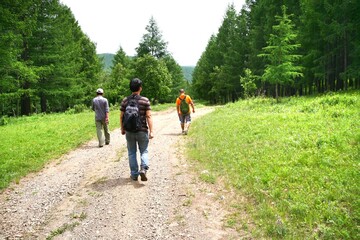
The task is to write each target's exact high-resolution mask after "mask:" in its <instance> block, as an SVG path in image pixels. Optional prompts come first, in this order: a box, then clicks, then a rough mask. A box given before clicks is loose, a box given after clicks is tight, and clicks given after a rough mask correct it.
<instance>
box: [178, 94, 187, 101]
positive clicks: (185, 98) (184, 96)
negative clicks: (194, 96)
mask: <svg viewBox="0 0 360 240" xmlns="http://www.w3.org/2000/svg"><path fill="white" fill-rule="evenodd" d="M186 97H187V96H186V95H184V98H183V99H181V98H180V97H179V99H180V101H182V100H186Z"/></svg>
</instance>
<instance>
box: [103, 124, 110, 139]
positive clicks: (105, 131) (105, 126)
mask: <svg viewBox="0 0 360 240" xmlns="http://www.w3.org/2000/svg"><path fill="white" fill-rule="evenodd" d="M103 124H104V135H105V144H109V143H110V131H109V124H106V123H105V121H104V122H103Z"/></svg>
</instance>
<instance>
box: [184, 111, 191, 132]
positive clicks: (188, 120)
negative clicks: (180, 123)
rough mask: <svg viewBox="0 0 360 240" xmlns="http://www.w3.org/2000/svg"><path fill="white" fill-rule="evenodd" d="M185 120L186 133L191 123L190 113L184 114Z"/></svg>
mask: <svg viewBox="0 0 360 240" xmlns="http://www.w3.org/2000/svg"><path fill="white" fill-rule="evenodd" d="M185 121H186V128H185V132H186V133H187V132H188V131H189V128H190V124H191V115H190V114H188V115H186V117H185Z"/></svg>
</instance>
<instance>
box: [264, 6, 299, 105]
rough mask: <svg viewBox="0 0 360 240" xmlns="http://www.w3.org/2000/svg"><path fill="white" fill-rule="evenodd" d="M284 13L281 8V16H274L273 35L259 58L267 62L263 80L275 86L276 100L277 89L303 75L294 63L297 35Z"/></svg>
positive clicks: (296, 58) (296, 57)
mask: <svg viewBox="0 0 360 240" xmlns="http://www.w3.org/2000/svg"><path fill="white" fill-rule="evenodd" d="M289 17H290V16H289V15H287V13H286V7H285V6H282V16H276V20H277V22H279V24H278V25H274V26H273V30H274V34H271V35H270V39H269V41H268V46H266V47H264V48H263V52H264V53H262V54H259V56H260V57H265V58H266V59H268V60H269V64H268V65H267V66H266V69H265V73H264V74H263V76H262V77H263V79H264V80H265V81H268V82H269V83H271V84H274V85H275V97H276V100H278V97H279V94H278V87H279V86H284V85H286V84H289V83H292V82H293V79H294V78H296V77H300V76H302V75H303V74H302V73H301V72H300V71H301V67H300V66H296V65H295V62H296V60H298V59H299V58H300V57H301V55H297V54H294V52H295V51H296V49H298V48H299V47H300V44H296V43H293V41H294V40H295V39H296V37H297V35H296V33H295V32H294V30H293V24H292V23H291V20H290V18H289Z"/></svg>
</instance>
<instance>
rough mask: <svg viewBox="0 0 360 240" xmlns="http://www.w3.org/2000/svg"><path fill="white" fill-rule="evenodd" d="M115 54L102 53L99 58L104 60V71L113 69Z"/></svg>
mask: <svg viewBox="0 0 360 240" xmlns="http://www.w3.org/2000/svg"><path fill="white" fill-rule="evenodd" d="M114 56H115V54H113V53H100V54H98V57H100V58H102V59H103V63H104V69H105V70H108V69H110V68H111V67H112V60H113V59H114Z"/></svg>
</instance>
